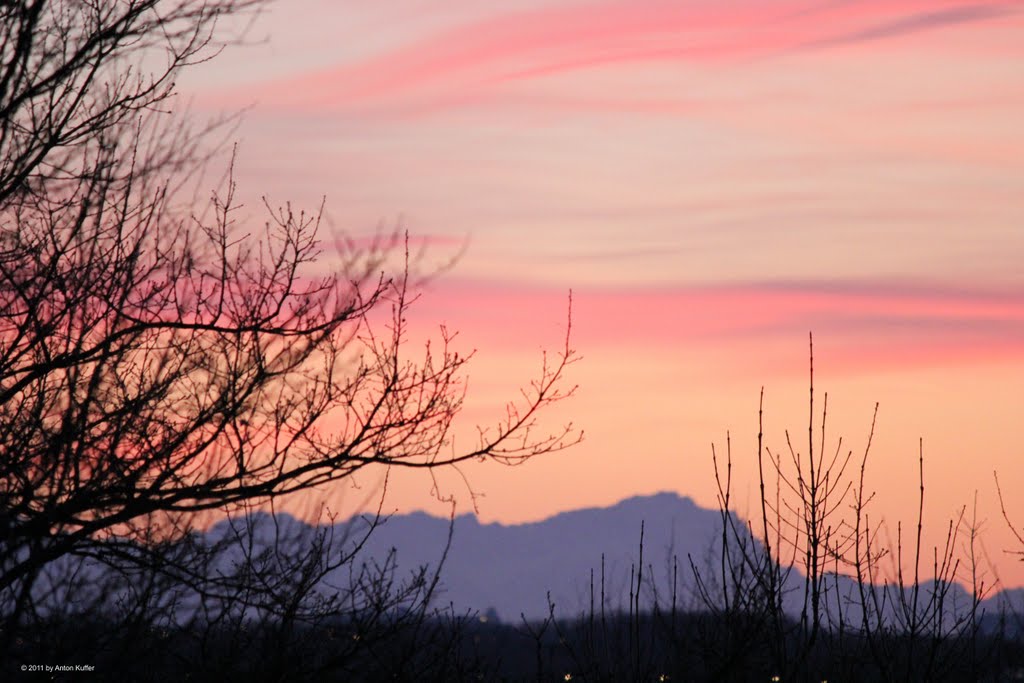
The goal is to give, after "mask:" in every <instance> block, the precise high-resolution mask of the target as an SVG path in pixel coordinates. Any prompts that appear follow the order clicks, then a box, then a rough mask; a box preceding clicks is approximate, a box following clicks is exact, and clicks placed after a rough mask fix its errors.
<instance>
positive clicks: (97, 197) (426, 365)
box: [0, 0, 580, 640]
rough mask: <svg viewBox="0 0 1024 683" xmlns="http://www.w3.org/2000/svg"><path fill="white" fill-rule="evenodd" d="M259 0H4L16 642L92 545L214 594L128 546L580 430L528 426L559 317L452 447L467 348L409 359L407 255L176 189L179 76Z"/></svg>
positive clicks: (175, 563) (0, 100) (170, 543)
mask: <svg viewBox="0 0 1024 683" xmlns="http://www.w3.org/2000/svg"><path fill="white" fill-rule="evenodd" d="M258 4H259V3H258V2H256V1H255V0H21V1H15V2H8V3H3V4H2V6H0V529H2V532H0V605H2V612H0V613H2V615H3V620H4V623H3V628H4V634H5V636H6V640H9V639H10V638H11V637H13V634H15V633H16V632H17V629H18V628H19V625H20V624H24V623H26V619H28V618H29V615H31V614H38V604H37V603H38V598H39V591H40V589H41V587H49V589H55V587H56V585H57V583H58V582H55V581H53V580H47V579H46V574H47V572H48V571H50V570H51V569H52V568H53V567H54V566H57V565H55V564H54V563H58V564H59V561H61V560H62V559H66V558H70V557H77V558H79V559H82V558H84V557H87V556H93V557H94V558H95V556H97V554H101V555H102V557H103V558H105V561H106V560H109V561H110V562H111V563H115V560H114V558H116V563H119V564H118V566H129V565H130V566H133V567H136V568H139V567H142V568H148V569H149V570H150V573H149V574H148V576H149V580H151V581H153V582H156V583H159V581H162V580H164V579H165V578H166V576H167V575H168V574H170V575H173V576H177V579H175V580H177V581H179V582H186V583H187V582H189V581H191V582H192V584H193V585H192V586H191V590H194V591H198V593H199V594H200V595H204V594H206V593H205V591H209V590H212V588H211V586H212V585H213V584H211V583H210V576H211V575H210V573H209V572H208V571H206V570H204V569H202V568H201V567H198V566H192V565H195V562H192V560H195V558H196V557H197V556H196V555H195V554H193V555H188V553H186V554H185V556H183V557H181V558H179V559H178V560H175V559H174V558H175V557H176V555H175V554H174V553H173V552H170V551H168V552H163V551H161V554H159V555H158V556H156V557H153V556H150V555H148V554H147V552H145V551H143V550H139V549H140V548H150V549H153V548H164V549H167V548H174V549H175V551H174V552H176V553H179V554H180V553H181V552H182V551H183V549H186V548H187V544H186V545H182V543H183V542H185V541H183V540H182V539H186V540H187V538H188V534H189V533H190V532H191V531H192V529H193V526H194V524H193V522H194V520H195V519H196V518H197V516H198V515H210V514H212V513H216V514H220V515H223V514H230V513H234V512H242V511H245V510H248V509H249V508H250V507H251V506H252V505H256V504H260V503H264V502H266V501H270V500H272V499H274V498H275V497H277V496H280V495H282V494H288V493H294V492H297V491H301V490H305V489H310V488H313V487H320V486H323V485H326V484H329V483H331V482H335V481H339V480H344V479H346V478H348V477H350V476H351V475H352V474H354V473H355V472H357V471H360V470H362V469H364V468H367V467H370V466H378V465H379V466H386V467H408V468H426V469H430V468H437V467H443V466H448V465H455V464H457V463H460V462H463V461H466V460H471V459H486V458H491V459H494V460H498V461H501V462H506V463H507V462H520V461H522V460H524V459H527V458H530V457H532V456H534V455H537V454H540V453H544V452H549V451H553V450H558V449H560V448H564V447H566V446H568V445H571V444H572V443H575V442H576V441H577V440H578V439H579V438H580V434H579V433H578V432H577V431H575V430H574V429H573V427H572V426H571V425H568V426H565V427H564V428H561V429H558V430H556V431H554V432H552V433H550V434H547V433H543V434H541V433H538V432H537V431H536V429H535V426H536V417H537V414H538V411H540V410H541V409H543V408H544V407H545V406H547V405H549V404H551V403H552V402H555V401H558V400H560V399H562V398H564V397H566V396H568V395H569V394H571V393H572V389H571V388H567V387H565V386H564V381H563V374H564V371H565V369H566V366H567V365H568V364H570V363H571V362H572V361H573V360H574V358H575V357H574V354H573V351H572V349H571V348H570V346H569V337H568V330H567V334H566V339H565V344H564V346H563V347H562V348H561V350H560V351H559V353H558V354H557V356H553V357H551V358H547V357H545V360H544V365H543V367H542V369H541V373H540V376H539V377H538V378H537V379H536V380H535V381H533V382H532V383H530V384H529V385H528V386H527V387H526V389H525V390H524V391H523V393H522V396H521V398H520V400H519V401H518V402H516V403H510V404H509V406H508V410H507V411H506V413H505V414H504V415H503V416H502V418H501V419H500V420H499V421H498V422H496V423H495V424H493V425H492V426H490V427H489V428H486V429H481V430H480V431H479V440H478V441H477V442H475V443H473V444H470V445H469V447H468V448H467V449H466V450H462V451H456V450H455V448H454V446H453V442H452V438H451V434H452V425H453V419H454V418H455V416H456V415H457V414H458V413H459V411H460V408H461V406H462V401H463V398H464V391H465V388H464V383H463V381H462V376H463V375H462V373H463V371H464V366H465V364H466V362H467V361H468V360H469V357H468V356H466V355H460V354H459V353H457V352H456V351H455V350H453V349H452V348H450V345H449V343H450V341H451V336H450V335H449V334H448V333H447V332H446V331H445V330H443V329H442V331H441V334H440V344H439V345H438V344H435V345H434V346H429V345H428V346H427V347H426V348H425V350H424V351H423V353H422V355H420V356H419V358H418V359H416V360H410V359H409V358H407V357H406V353H407V345H406V344H404V343H403V342H404V341H405V339H406V337H407V312H408V310H409V307H410V305H411V304H412V302H413V300H414V298H415V295H414V293H413V284H412V283H411V281H410V277H411V273H410V266H409V257H408V253H406V255H405V259H401V258H399V259H398V261H399V265H398V268H397V271H396V272H393V273H391V274H388V273H387V272H386V270H387V268H388V267H389V264H393V263H394V261H395V259H394V258H392V256H393V254H392V253H391V249H390V248H389V247H388V244H389V242H388V241H387V240H381V241H378V242H375V243H374V244H371V245H369V246H364V247H360V246H355V247H352V246H350V247H348V248H345V249H342V250H341V251H339V253H338V258H337V259H336V260H330V261H328V260H325V259H324V258H323V254H322V245H321V242H320V241H319V239H318V234H319V232H318V231H319V229H320V215H321V212H320V211H315V212H313V213H303V212H298V211H293V210H292V209H291V207H290V206H288V207H285V208H280V209H272V208H271V206H270V205H269V204H268V205H267V211H268V214H269V220H268V221H267V222H266V223H265V225H263V226H262V227H261V228H260V229H259V230H253V229H251V228H246V227H244V226H241V225H238V224H236V217H237V216H238V215H239V214H238V213H237V209H238V205H237V202H236V201H235V188H234V184H233V181H231V179H230V178H229V179H228V180H227V182H226V183H225V185H224V187H223V189H222V190H221V191H220V192H219V193H214V194H213V196H212V199H211V200H210V201H209V202H208V203H207V204H206V205H205V206H197V205H196V204H195V202H194V196H193V195H190V194H189V192H188V191H187V190H188V189H189V184H188V181H189V179H193V178H195V177H196V176H197V173H198V172H199V171H201V170H202V169H203V168H205V166H206V165H207V163H208V161H209V158H208V153H209V150H210V144H211V137H210V135H211V132H210V129H209V128H207V129H201V130H193V129H190V128H189V127H188V126H187V125H185V124H184V123H183V122H182V121H181V120H180V119H178V118H175V117H174V116H172V115H171V114H169V113H168V110H170V109H171V108H172V106H173V95H174V82H175V78H176V77H177V75H178V74H179V73H180V72H181V70H182V69H184V68H187V67H189V66H191V65H194V64H196V63H199V62H202V61H203V60H205V59H207V58H209V57H211V56H212V55H213V54H215V53H216V51H217V50H218V49H219V47H220V46H221V44H220V43H218V42H217V41H216V40H215V33H214V29H215V28H216V25H217V22H218V20H219V19H221V18H222V17H223V16H225V15H227V14H237V13H244V12H250V11H254V10H255V9H257V8H258ZM349 244H350V245H351V244H352V242H349ZM399 257H401V254H399ZM327 266H332V267H334V266H336V267H337V270H336V272H335V273H334V274H330V275H326V276H325V275H323V272H324V269H325V267H327ZM115 541H116V543H115ZM118 543H121V544H124V543H130V544H131V549H122V551H120V552H117V551H116V548H117V547H118V545H117V544H118ZM153 552H156V551H153ZM303 557H306V556H303ZM189 558H192V559H191V560H190V559H189ZM307 559H308V560H309V562H310V563H311V564H309V568H311V571H314V573H315V570H316V565H315V561H316V559H317V558H308V557H307ZM190 562H191V563H192V564H191V565H190ZM199 564H203V563H202V562H200V563H199ZM206 565H207V569H208V565H209V562H208V561H206ZM78 566H79V567H81V566H82V565H78ZM252 566H253V565H252V563H250V566H249V569H252ZM65 568H66V567H65ZM321 569H322V570H324V571H326V569H324V568H323V567H321ZM385 573H386V572H385ZM222 574H223V572H222ZM242 574H244V572H243V573H240V574H238V576H241V575H242ZM380 575H381V574H380V573H378V576H380ZM247 576H249V577H250V578H251V577H252V576H254V574H253V573H252V572H250V573H249V574H248V575H247ZM159 577H164V578H163V579H162V578H159ZM308 578H309V577H308V576H307V579H308ZM203 582H205V583H203ZM65 583H66V582H65ZM156 583H154V585H156ZM200 584H203V585H200ZM308 584H309V581H307V582H306V584H304V585H308ZM68 585H69V584H68ZM135 585H136V587H138V584H135ZM164 594H165V595H166V592H164ZM152 599H153V597H152V595H150V596H149V597H147V598H146V600H152ZM138 604H140V605H141V604H145V601H142V602H139V603H138ZM296 609H297V608H296V607H295V606H294V605H292V606H287V607H286V608H285V611H288V610H291V613H296Z"/></svg>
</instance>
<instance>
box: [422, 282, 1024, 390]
mask: <svg viewBox="0 0 1024 683" xmlns="http://www.w3.org/2000/svg"><path fill="white" fill-rule="evenodd" d="M566 294H567V293H566V292H565V291H563V290H558V289H555V288H542V287H533V288H530V287H523V286H522V285H512V284H509V285H507V286H504V285H500V284H495V283H493V282H492V283H487V282H467V281H461V282H460V281H458V280H450V279H446V280H442V281H440V282H438V283H436V284H435V285H434V287H433V289H432V291H431V292H430V293H428V294H427V296H425V297H424V298H423V300H422V302H421V305H422V306H425V307H426V310H425V311H423V317H424V319H425V320H436V319H437V318H438V316H441V317H442V319H443V318H444V316H445V315H447V316H448V317H449V320H448V322H451V323H453V325H454V326H455V327H460V326H465V327H466V328H467V329H466V336H467V337H468V338H471V339H474V343H481V344H484V345H486V346H488V347H489V348H493V347H495V346H497V347H505V346H516V347H520V348H522V347H524V345H525V347H526V348H530V347H533V346H535V345H536V344H537V343H538V342H539V341H541V340H538V338H537V337H538V335H539V334H542V333H543V332H544V330H545V329H549V328H554V327H556V326H557V325H559V324H561V323H563V322H564V315H565V301H566ZM573 312H574V319H573V329H574V331H575V335H576V338H577V344H579V345H580V346H581V347H583V348H588V347H590V348H605V347H608V346H621V347H622V348H623V349H631V350H632V351H633V352H635V351H636V350H637V349H640V348H656V349H679V350H682V349H688V348H694V347H701V346H704V345H709V344H710V345H719V344H723V343H726V344H741V345H742V344H747V343H763V342H764V341H766V340H772V339H799V338H800V337H801V336H802V335H805V334H806V333H807V332H808V331H813V332H814V333H815V334H816V335H819V336H820V337H821V338H824V339H827V340H828V344H829V348H830V353H831V354H832V356H833V357H834V358H841V359H843V364H844V365H847V366H848V367H849V368H850V369H861V370H863V369H865V368H870V367H872V366H877V365H880V364H881V365H883V366H891V365H893V364H899V365H900V366H901V367H906V368H912V367H916V366H920V365H925V366H931V365H935V364H943V363H962V362H977V361H985V360H992V359H995V358H1015V359H1018V360H1021V359H1024V293H1021V292H1020V291H1019V290H1012V289H987V290H983V289H978V288H966V287H965V288H956V287H951V286H949V285H936V284H931V283H922V282H884V281H882V282H866V281H860V282H858V281H799V282H798V281H792V282H783V281H775V282H749V283H738V284H731V285H722V284H708V285H705V286H701V285H696V286H686V287H680V286H674V287H658V288H633V289H620V290H612V289H600V288H589V289H582V290H575V291H574V294H573ZM547 341H557V337H556V336H553V334H552V339H550V340H547Z"/></svg>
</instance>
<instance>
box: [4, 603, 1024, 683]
mask: <svg viewBox="0 0 1024 683" xmlns="http://www.w3.org/2000/svg"><path fill="white" fill-rule="evenodd" d="M1007 617H1009V619H1008V618H1007ZM1015 619H1016V617H1015V616H1014V615H1006V614H1003V615H991V616H990V617H986V619H984V620H983V622H982V624H981V628H980V629H979V631H978V632H977V633H975V634H972V635H970V636H964V637H958V638H955V639H942V640H938V641H934V640H932V639H931V638H929V637H927V636H921V637H918V638H916V639H914V640H912V639H910V638H908V637H907V635H906V634H898V633H891V634H886V635H883V636H881V637H880V638H879V639H878V641H877V642H875V644H874V645H871V644H869V643H868V640H867V639H866V638H865V637H864V635H863V634H860V633H857V632H849V633H845V634H843V635H842V636H837V635H835V634H830V635H826V636H824V637H822V638H819V639H817V641H816V642H815V644H814V646H813V647H812V648H811V649H810V650H809V651H806V652H804V653H803V656H802V658H801V661H800V662H798V663H797V665H796V666H793V667H791V669H790V671H789V672H788V674H786V675H782V674H780V673H779V672H777V671H776V670H775V668H774V666H773V659H774V652H773V648H774V647H775V645H776V643H777V641H776V639H775V635H776V634H775V633H773V632H772V629H771V628H770V627H769V626H768V625H766V624H765V623H764V622H763V620H761V619H759V618H758V617H756V616H755V615H749V614H747V615H743V614H735V615H729V616H721V615H718V616H715V615H711V614H709V613H700V614H697V613H677V614H674V615H673V614H671V613H662V612H659V613H644V614H639V615H636V614H634V615H630V614H627V613H617V614H615V615H605V616H604V617H603V618H602V617H601V616H600V615H591V614H587V615H583V616H581V617H579V618H577V619H574V620H557V621H556V620H548V621H544V622H540V623H529V624H527V623H524V622H520V623H519V624H514V623H502V622H498V621H495V620H494V619H490V620H487V621H484V620H482V619H481V618H479V617H478V616H475V615H465V616H461V617H450V616H447V617H442V616H439V615H435V616H432V617H429V618H426V619H423V620H422V621H419V622H417V623H408V622H403V623H401V624H400V625H396V626H395V628H381V629H380V630H378V631H376V632H373V631H370V630H365V629H363V628H362V627H361V626H358V625H356V624H353V623H351V622H348V621H345V620H341V619H339V620H337V621H335V622H325V623H322V624H319V625H317V626H315V627H307V626H293V627H291V628H285V629H282V628H281V627H280V626H281V625H280V624H273V623H270V622H266V623H252V624H250V625H249V626H248V627H246V628H235V627H230V628H229V627H221V628H208V629H197V628H194V627H193V628H191V629H160V628H141V629H139V630H138V631H134V632H125V631H121V630H117V629H112V628H111V626H112V624H110V623H105V622H104V621H103V620H95V621H92V622H89V621H77V622H75V623H73V624H72V623H67V622H61V623H53V624H49V625H47V627H46V628H40V629H39V630H37V631H35V632H33V633H26V634H24V639H23V640H22V641H21V644H20V646H19V647H18V648H17V652H16V655H17V656H18V658H19V659H21V660H22V661H27V662H32V661H36V662H44V661H45V662H48V663H51V664H59V663H61V662H82V661H89V662H92V663H93V664H92V666H95V670H94V671H91V672H88V673H83V672H72V671H68V672H60V671H58V672H56V673H51V674H45V675H44V674H42V673H37V672H33V673H28V674H26V675H25V678H26V680H28V679H38V680H86V679H85V678H83V677H87V679H88V680H102V681H179V680H192V681H231V680H238V681H321V680H331V681H385V680H407V681H413V680H416V681H481V680H484V681H567V680H577V681H669V680H672V681H772V680H781V681H786V680H799V681H824V680H828V681H896V680H899V681H1009V680H1019V679H1020V678H1021V676H1024V641H1022V640H1021V639H1020V638H1019V637H1015V636H1014V635H1012V631H1011V629H1010V622H1012V621H1015ZM790 626H792V627H794V628H796V627H798V625H797V624H796V623H791V624H790ZM112 632H116V633H118V636H117V637H116V638H111V637H110V636H109V634H110V633H112ZM791 633H792V632H791ZM789 645H790V646H791V647H792V648H793V650H794V651H797V650H798V649H799V648H800V643H799V639H798V638H793V637H792V635H791V636H790V642H789ZM879 653H885V654H884V656H880V655H879ZM776 677H778V678H776Z"/></svg>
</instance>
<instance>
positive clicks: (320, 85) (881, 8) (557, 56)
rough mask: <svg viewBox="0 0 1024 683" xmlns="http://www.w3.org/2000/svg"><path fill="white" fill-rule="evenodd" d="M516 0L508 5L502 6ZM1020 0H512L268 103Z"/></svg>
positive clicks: (488, 82) (960, 16)
mask: <svg viewBox="0 0 1024 683" xmlns="http://www.w3.org/2000/svg"><path fill="white" fill-rule="evenodd" d="M502 7H507V6H502ZM1019 10H1020V6H1019V3H1017V2H1005V3H986V4H981V5H977V4H971V5H965V4H963V3H957V2H948V1H946V0H929V2H921V1H920V0H899V1H897V2H879V1H867V2H851V3H827V4H824V5H817V6H814V7H812V8H810V11H809V8H808V7H807V6H806V3H803V2H794V1H793V0H786V1H784V2H771V3H766V2H754V1H753V0H734V1H732V2H716V3H697V2H686V3H681V2H669V1H667V0H645V1H632V2H622V1H621V0H619V1H611V2H607V1H606V2H589V3H581V4H573V5H568V6H566V5H562V4H552V5H550V6H542V7H535V8H532V9H528V10H522V11H514V10H508V9H504V10H503V11H496V12H495V13H494V14H493V15H492V16H488V17H485V18H476V19H474V20H472V21H468V22H466V23H462V24H457V25H454V26H448V27H445V28H436V29H434V30H433V31H431V32H429V33H426V34H423V35H420V36H418V37H416V38H410V39H409V40H408V41H407V42H406V43H405V44H404V45H397V46H394V47H391V48H390V49H388V50H385V51H383V52H380V53H378V54H376V55H374V56H369V57H363V58H357V59H354V60H352V61H348V62H346V63H344V64H339V65H337V66H332V67H327V68H324V69H322V70H320V71H318V72H314V73H307V74H304V75H303V74H296V75H295V76H294V77H292V78H289V79H287V80H285V81H277V82H272V83H267V84H264V85H262V86H260V87H259V89H258V92H256V93H254V92H253V91H248V96H249V97H251V96H252V95H253V94H257V96H258V97H259V99H260V100H261V102H262V104H264V105H270V106H274V107H280V108H285V109H309V108H318V109H323V108H325V107H327V108H358V107H365V106H370V105H374V104H377V105H381V104H386V103H389V102H390V103H393V102H394V100H396V99H398V100H400V101H406V100H408V99H419V100H426V101H430V100H432V99H433V100H436V99H437V98H438V97H441V98H443V99H446V101H458V100H459V98H470V99H472V98H476V97H480V96H481V92H482V91H486V90H487V89H488V88H493V87H496V86H498V85H500V84H501V83H507V82H510V81H521V80H531V79H536V78H540V77H545V76H551V75H555V74H559V73H565V72H576V71H585V70H590V69H594V68H598V67H602V66H608V65H621V64H630V63H637V62H652V61H653V62H679V63H709V62H710V63H727V62H736V61H737V60H749V59H753V58H759V57H770V56H774V55H778V54H780V53H787V52H794V51H807V50H821V49H824V48H827V47H830V46H839V45H851V44H858V43H864V42H869V41H871V42H875V41H881V40H896V39H899V38H900V37H902V36H905V35H908V34H912V33H919V32H922V31H927V30H932V29H938V28H949V27H954V26H958V25H963V24H970V23H975V22H979V21H983V20H993V19H999V18H1007V17H1010V16H1013V15H1015V14H1017V13H1018V12H1019Z"/></svg>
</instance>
